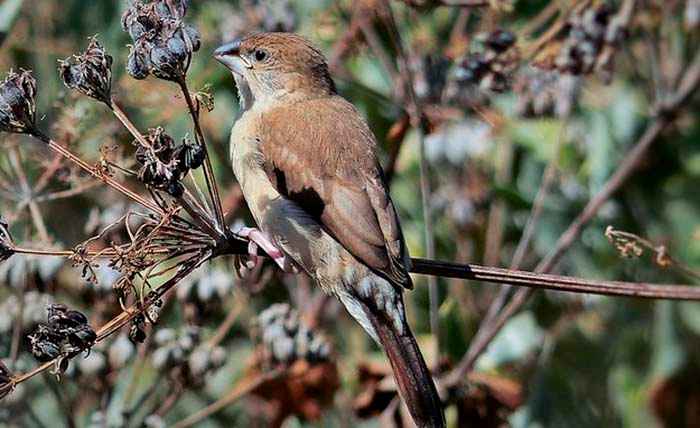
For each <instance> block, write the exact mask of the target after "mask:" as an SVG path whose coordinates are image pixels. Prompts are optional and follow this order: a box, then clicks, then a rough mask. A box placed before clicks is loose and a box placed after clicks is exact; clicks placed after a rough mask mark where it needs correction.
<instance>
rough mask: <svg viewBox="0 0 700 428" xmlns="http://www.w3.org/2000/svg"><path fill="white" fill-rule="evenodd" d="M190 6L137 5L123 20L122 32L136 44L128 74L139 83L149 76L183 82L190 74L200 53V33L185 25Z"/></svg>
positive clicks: (176, 0) (170, 1)
mask: <svg viewBox="0 0 700 428" xmlns="http://www.w3.org/2000/svg"><path fill="white" fill-rule="evenodd" d="M188 4H189V2H187V1H184V0H155V1H151V2H148V1H143V0H138V1H135V2H134V3H133V4H132V5H131V7H129V8H128V9H127V10H126V12H124V15H123V16H122V28H123V29H124V31H126V32H127V33H129V36H131V39H132V40H133V42H134V44H133V45H132V46H131V52H130V54H129V59H128V62H127V66H126V69H127V72H128V73H129V74H130V75H131V77H133V78H135V79H145V78H146V77H148V75H149V74H153V75H154V76H156V77H158V78H160V79H164V80H170V81H175V82H177V81H180V80H182V79H183V78H184V76H185V74H187V70H188V69H189V67H190V63H191V61H192V53H193V52H196V51H198V50H199V48H200V45H201V42H200V37H199V32H198V31H197V29H196V28H194V27H193V26H191V25H187V24H185V23H184V22H183V19H184V17H185V13H186V12H187V7H188Z"/></svg>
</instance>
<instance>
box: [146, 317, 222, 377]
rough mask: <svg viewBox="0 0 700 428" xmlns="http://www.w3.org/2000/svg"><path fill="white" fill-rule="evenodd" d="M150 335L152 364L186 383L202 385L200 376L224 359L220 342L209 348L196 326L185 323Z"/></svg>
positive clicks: (215, 367)
mask: <svg viewBox="0 0 700 428" xmlns="http://www.w3.org/2000/svg"><path fill="white" fill-rule="evenodd" d="M153 339H154V344H155V346H156V349H155V351H154V352H153V355H152V356H151V361H152V362H153V365H154V367H156V368H158V369H160V370H169V371H173V370H174V371H175V373H174V374H175V375H176V376H177V377H178V379H179V381H180V382H181V383H183V384H186V385H191V386H200V385H202V384H203V383H204V376H205V375H206V374H207V373H210V372H212V371H213V370H216V369H218V368H219V367H221V366H222V365H223V364H224V362H225V361H226V350H225V349H224V348H223V347H221V346H215V347H213V348H210V347H209V346H208V345H207V344H205V343H202V340H201V339H202V335H201V331H200V329H199V328H198V327H196V326H188V327H185V328H183V329H182V330H181V331H179V332H178V331H176V330H174V329H171V328H162V329H160V330H158V331H157V332H156V333H155V335H154V337H153Z"/></svg>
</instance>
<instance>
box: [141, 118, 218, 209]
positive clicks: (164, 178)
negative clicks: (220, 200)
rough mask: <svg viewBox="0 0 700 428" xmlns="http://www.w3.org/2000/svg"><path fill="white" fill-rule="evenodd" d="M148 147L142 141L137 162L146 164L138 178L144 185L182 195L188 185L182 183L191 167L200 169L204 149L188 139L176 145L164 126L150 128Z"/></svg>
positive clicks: (143, 165) (177, 195)
mask: <svg viewBox="0 0 700 428" xmlns="http://www.w3.org/2000/svg"><path fill="white" fill-rule="evenodd" d="M146 140H147V142H148V145H147V146H143V145H141V143H140V142H139V141H135V142H134V144H136V145H138V148H137V149H136V161H137V162H138V163H140V164H141V165H142V167H141V169H140V170H139V172H138V179H139V180H141V181H142V182H143V183H144V184H146V185H149V186H151V187H153V188H155V189H158V190H162V191H164V192H167V193H168V194H170V195H172V196H174V197H176V198H177V197H180V196H182V194H183V193H184V191H185V187H184V186H183V185H182V183H181V182H180V181H181V180H182V179H183V178H184V177H185V175H187V173H188V172H189V170H190V169H196V168H199V167H200V166H201V165H202V163H203V162H204V150H203V149H202V147H201V146H200V145H199V144H193V143H190V142H189V140H188V139H184V140H183V142H182V144H180V145H179V146H177V147H176V145H175V141H174V140H173V138H172V137H170V136H169V135H168V134H166V133H165V130H164V129H163V128H161V127H158V128H154V129H150V130H149V131H148V134H147V135H146Z"/></svg>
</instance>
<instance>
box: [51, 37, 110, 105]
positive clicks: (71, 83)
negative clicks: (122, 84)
mask: <svg viewBox="0 0 700 428" xmlns="http://www.w3.org/2000/svg"><path fill="white" fill-rule="evenodd" d="M58 70H59V73H60V75H61V80H63V83H64V84H65V85H66V86H67V87H69V88H70V89H75V90H77V91H79V92H81V93H83V94H85V95H87V96H89V97H91V98H94V99H96V100H98V101H102V102H104V103H106V104H108V105H109V104H111V93H112V56H111V55H108V54H107V53H106V52H105V50H104V48H103V47H102V45H101V44H100V43H99V42H98V41H97V38H96V37H92V38H91V39H90V43H89V44H88V47H87V49H86V50H85V52H83V53H81V54H80V55H73V56H72V57H70V58H66V59H65V60H62V61H59V65H58Z"/></svg>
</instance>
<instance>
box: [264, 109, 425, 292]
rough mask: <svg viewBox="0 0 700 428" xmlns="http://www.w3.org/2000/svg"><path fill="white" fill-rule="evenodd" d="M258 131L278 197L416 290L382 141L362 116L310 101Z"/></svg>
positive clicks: (278, 113) (272, 117)
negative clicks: (379, 153) (380, 155)
mask: <svg viewBox="0 0 700 428" xmlns="http://www.w3.org/2000/svg"><path fill="white" fill-rule="evenodd" d="M320 124H333V125H332V126H320ZM259 129H260V132H261V133H262V135H261V136H260V141H261V144H260V151H261V153H262V155H263V158H264V168H265V171H266V172H267V174H268V176H269V177H270V180H271V181H272V183H273V184H274V185H275V186H276V188H277V190H278V191H279V192H280V194H282V195H284V196H285V197H287V198H289V199H291V200H294V201H295V202H297V203H298V204H299V205H300V206H301V207H302V208H303V209H305V210H307V212H309V213H310V214H312V215H313V216H314V217H315V218H316V219H317V220H318V221H319V222H320V223H321V224H322V225H323V227H324V228H325V229H326V230H327V231H328V232H329V233H330V234H331V235H332V236H333V237H335V238H336V239H337V240H338V241H339V242H340V243H341V244H342V245H343V246H344V247H345V248H346V249H347V250H348V251H349V252H350V253H351V254H352V255H353V256H355V257H356V258H357V259H359V260H360V261H362V262H363V263H365V264H366V265H367V266H369V267H370V268H371V269H372V270H374V271H375V272H377V273H379V274H380V275H382V276H383V277H385V278H386V279H388V280H389V281H391V282H392V283H394V284H396V285H399V286H403V287H406V288H412V283H411V279H410V276H409V275H408V265H407V263H408V260H409V259H408V256H407V250H406V245H405V243H404V240H403V236H402V234H401V229H400V227H399V220H398V216H397V214H396V210H395V209H394V205H393V203H392V202H391V198H390V196H389V193H388V190H387V188H386V185H385V183H384V180H383V178H382V172H381V167H380V166H379V162H378V160H377V158H376V155H375V153H374V150H375V146H376V141H375V139H374V135H373V134H372V132H371V131H370V129H369V128H368V126H367V124H366V123H365V122H364V120H363V119H362V117H361V116H360V114H359V112H358V111H357V110H356V109H355V108H354V107H353V106H352V105H351V104H350V103H348V102H347V101H345V100H344V99H343V98H341V97H339V96H324V97H318V98H311V99H305V100H302V101H299V102H296V103H293V104H290V105H283V106H280V107H276V108H272V109H270V110H269V111H267V112H266V113H265V114H264V115H263V116H262V123H261V124H260V126H259Z"/></svg>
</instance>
